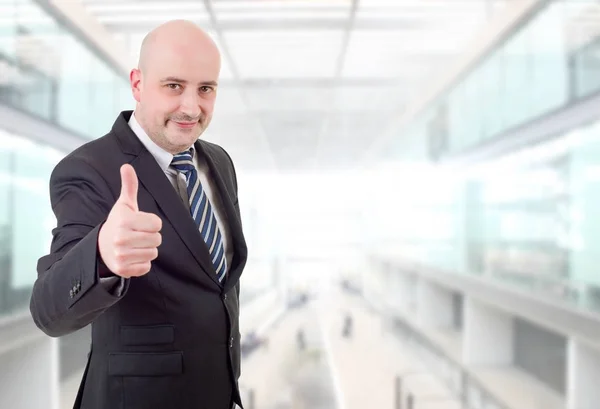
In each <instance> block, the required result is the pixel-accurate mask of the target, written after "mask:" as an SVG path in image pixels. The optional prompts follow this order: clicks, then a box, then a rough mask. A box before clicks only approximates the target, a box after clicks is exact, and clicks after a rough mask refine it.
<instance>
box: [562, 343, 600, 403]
mask: <svg viewBox="0 0 600 409" xmlns="http://www.w3.org/2000/svg"><path fill="white" fill-rule="evenodd" d="M567 362H568V363H567V368H568V369H567V409H597V408H598V402H600V388H598V379H600V352H599V351H598V350H596V349H593V348H591V347H589V346H587V345H585V344H583V343H581V342H580V341H578V340H576V339H573V338H571V339H569V345H568V352H567Z"/></svg>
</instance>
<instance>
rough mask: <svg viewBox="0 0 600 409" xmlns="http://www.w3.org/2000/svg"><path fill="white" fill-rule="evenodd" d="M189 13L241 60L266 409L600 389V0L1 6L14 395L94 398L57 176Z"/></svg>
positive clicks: (226, 58)
mask: <svg viewBox="0 0 600 409" xmlns="http://www.w3.org/2000/svg"><path fill="white" fill-rule="evenodd" d="M175 18H186V19H190V20H193V21H195V22H197V23H198V24H199V25H201V26H202V27H203V28H205V29H206V30H207V31H208V32H209V33H210V34H211V35H212V36H213V38H214V39H215V41H216V42H217V44H218V46H219V48H220V50H221V52H222V55H223V69H222V72H221V80H220V87H219V88H220V89H219V96H218V99H217V106H216V113H215V117H214V119H213V122H212V124H211V126H210V127H209V129H208V131H207V132H206V133H205V134H204V136H203V138H206V139H208V140H210V141H213V142H216V143H219V144H221V145H222V146H223V147H224V148H225V149H226V150H227V151H228V152H229V153H230V154H231V156H232V157H233V159H234V161H235V163H236V168H237V173H238V181H239V190H240V191H239V197H240V205H241V210H242V217H243V224H244V230H245V235H246V240H247V242H248V246H249V254H250V259H249V261H248V264H247V268H246V270H245V272H244V274H243V276H242V293H241V318H240V321H241V332H242V353H243V361H242V378H241V387H242V388H243V394H244V403H245V409H275V408H278V409H369V408H373V409H375V408H377V409H386V408H390V409H563V408H564V409H598V408H599V407H600V403H599V402H600V388H598V386H597V385H598V383H599V382H600V319H599V318H600V315H599V314H600V272H599V271H598V270H599V263H600V241H599V239H600V232H599V231H600V122H599V121H600V2H599V1H597V0H388V1H384V0H298V1H293V0H289V1H288V0H286V1H284V0H204V1H202V0H176V1H170V0H169V1H167V0H0V243H1V244H0V408H3V409H4V408H6V409H9V408H10V409H41V408H50V409H67V408H71V407H72V405H73V401H74V396H75V393H76V391H77V387H78V385H79V381H80V379H81V375H82V371H83V367H84V365H85V362H86V358H87V352H88V350H89V337H90V333H89V328H84V329H83V330H81V331H78V332H76V333H73V334H70V335H68V336H64V337H62V338H58V339H55V338H49V337H47V336H45V335H44V334H43V333H42V332H41V331H39V330H38V329H37V328H36V327H35V326H34V324H33V323H32V320H31V317H30V315H29V309H28V306H29V297H30V291H31V286H32V284H33V282H34V280H35V278H36V264H37V259H38V258H39V257H40V256H42V255H44V254H46V253H47V252H48V250H49V246H50V240H51V229H52V228H53V227H54V226H55V224H56V220H55V219H54V215H53V213H52V210H51V208H50V203H49V194H48V182H49V176H50V173H51V171H52V169H53V167H54V166H55V164H56V163H57V162H58V161H59V160H60V159H61V158H62V157H63V156H64V155H66V154H67V153H68V152H70V151H71V150H73V149H74V148H76V147H77V146H79V145H81V144H82V143H85V142H86V141H89V140H91V139H94V138H98V137H100V136H102V135H104V134H105V133H106V132H107V131H108V130H109V129H110V127H111V126H112V123H113V121H114V120H115V118H116V116H117V114H118V113H119V112H120V111H121V110H126V109H133V108H134V100H133V98H132V95H131V91H130V87H129V81H128V73H129V70H130V69H131V68H133V67H134V66H135V65H136V61H137V56H138V53H139V46H140V43H141V40H142V38H143V37H144V36H145V34H146V33H147V32H148V31H149V30H151V29H152V28H154V27H156V26H157V25H159V24H161V23H162V22H164V21H167V20H170V19H175Z"/></svg>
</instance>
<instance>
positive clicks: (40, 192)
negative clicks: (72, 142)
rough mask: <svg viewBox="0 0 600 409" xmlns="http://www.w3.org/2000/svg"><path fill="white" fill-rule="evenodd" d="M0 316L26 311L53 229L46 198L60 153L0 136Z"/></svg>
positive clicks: (54, 222)
mask: <svg viewBox="0 0 600 409" xmlns="http://www.w3.org/2000/svg"><path fill="white" fill-rule="evenodd" d="M0 145H1V146H2V150H0V159H1V163H0V175H1V179H0V242H1V243H2V246H1V247H0V249H1V251H0V315H1V314H5V313H7V312H11V311H14V310H17V309H24V308H27V306H28V305H29V296H30V292H31V287H32V285H33V282H34V281H35V279H36V277H37V271H36V267H37V260H38V259H39V258H40V257H41V256H43V255H44V254H47V252H48V250H49V248H50V241H51V239H52V237H51V234H50V233H49V232H50V231H51V230H52V228H53V227H54V226H55V225H56V221H55V219H54V215H53V213H52V209H51V207H50V202H49V196H48V183H49V178H50V174H51V172H52V169H53V168H54V166H55V165H56V163H58V161H59V160H60V158H61V157H62V156H63V155H62V154H61V153H59V152H57V151H55V150H53V149H50V148H47V147H44V146H41V145H39V144H36V143H34V142H32V141H29V140H26V139H23V138H20V137H16V136H14V135H10V134H8V133H6V132H3V131H0Z"/></svg>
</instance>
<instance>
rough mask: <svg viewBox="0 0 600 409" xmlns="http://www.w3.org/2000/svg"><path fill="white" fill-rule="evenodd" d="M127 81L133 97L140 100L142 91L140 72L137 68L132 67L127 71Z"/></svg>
mask: <svg viewBox="0 0 600 409" xmlns="http://www.w3.org/2000/svg"><path fill="white" fill-rule="evenodd" d="M129 82H130V84H131V93H132V94H133V98H134V99H135V100H136V101H137V102H140V93H141V92H142V72H141V71H140V70H139V69H138V68H134V69H132V70H131V72H130V73H129Z"/></svg>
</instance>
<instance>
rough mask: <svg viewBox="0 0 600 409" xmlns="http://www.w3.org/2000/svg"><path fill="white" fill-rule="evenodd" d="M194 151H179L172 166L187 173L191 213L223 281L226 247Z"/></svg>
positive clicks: (225, 268) (225, 269) (225, 266)
mask: <svg viewBox="0 0 600 409" xmlns="http://www.w3.org/2000/svg"><path fill="white" fill-rule="evenodd" d="M192 155H193V151H192V150H191V149H190V150H189V151H185V152H181V153H178V154H177V155H175V156H174V157H173V161H172V162H171V166H173V167H174V168H175V169H176V170H177V171H179V172H181V173H183V174H184V175H185V181H186V183H187V193H188V198H189V202H190V213H191V215H192V218H193V219H194V221H195V222H196V226H198V230H200V234H201V235H202V238H203V239H204V242H205V243H206V245H207V246H208V251H209V253H210V256H211V259H212V264H213V266H214V267H215V270H216V271H217V277H218V278H219V282H222V281H223V278H224V277H225V273H226V271H227V260H225V248H224V246H223V237H222V236H221V230H220V229H219V226H218V225H217V219H216V218H215V214H214V212H213V210H212V206H211V205H210V201H209V200H208V196H207V195H206V192H205V191H204V189H202V184H201V183H200V179H199V178H198V171H197V170H196V167H195V166H194V162H193V161H192Z"/></svg>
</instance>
